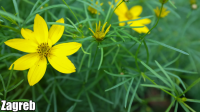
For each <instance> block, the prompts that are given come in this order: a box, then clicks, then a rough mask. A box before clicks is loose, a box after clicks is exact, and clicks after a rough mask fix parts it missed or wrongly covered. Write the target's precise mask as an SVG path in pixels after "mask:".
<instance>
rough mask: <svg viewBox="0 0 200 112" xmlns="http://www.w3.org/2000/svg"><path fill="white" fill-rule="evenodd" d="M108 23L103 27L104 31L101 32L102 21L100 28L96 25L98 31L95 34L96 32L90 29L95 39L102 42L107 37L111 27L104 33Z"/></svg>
mask: <svg viewBox="0 0 200 112" xmlns="http://www.w3.org/2000/svg"><path fill="white" fill-rule="evenodd" d="M106 24H107V22H106V23H105V24H104V25H103V27H102V30H101V31H100V28H101V21H99V26H97V23H96V31H95V33H94V31H93V30H92V29H90V28H89V30H90V31H91V32H92V33H93V37H94V38H95V39H96V40H98V41H102V40H103V39H104V37H105V36H106V34H107V33H108V31H109V29H110V27H111V25H109V26H108V28H107V29H106V31H105V32H104V29H105V27H106Z"/></svg>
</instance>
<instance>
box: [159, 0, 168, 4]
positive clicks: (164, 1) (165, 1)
mask: <svg viewBox="0 0 200 112" xmlns="http://www.w3.org/2000/svg"><path fill="white" fill-rule="evenodd" d="M159 1H160V3H162V4H165V3H167V2H168V0H159Z"/></svg>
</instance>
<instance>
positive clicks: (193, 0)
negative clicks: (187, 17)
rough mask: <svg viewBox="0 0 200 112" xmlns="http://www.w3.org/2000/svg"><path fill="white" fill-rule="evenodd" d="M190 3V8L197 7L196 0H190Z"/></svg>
mask: <svg viewBox="0 0 200 112" xmlns="http://www.w3.org/2000/svg"><path fill="white" fill-rule="evenodd" d="M190 4H191V8H192V9H194V10H195V9H197V8H198V5H197V2H196V0H190Z"/></svg>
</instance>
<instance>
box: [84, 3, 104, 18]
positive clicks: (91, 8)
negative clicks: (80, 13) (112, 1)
mask: <svg viewBox="0 0 200 112" xmlns="http://www.w3.org/2000/svg"><path fill="white" fill-rule="evenodd" d="M91 1H93V0H91ZM91 5H93V6H94V4H91ZM96 5H99V3H98V1H96ZM102 5H103V3H100V6H102ZM94 7H96V6H94ZM88 10H89V11H90V13H92V14H97V13H98V14H99V15H100V13H99V12H98V11H97V10H96V9H95V8H93V7H91V6H89V7H88Z"/></svg>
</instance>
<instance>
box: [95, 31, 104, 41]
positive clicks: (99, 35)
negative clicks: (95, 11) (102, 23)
mask: <svg viewBox="0 0 200 112" xmlns="http://www.w3.org/2000/svg"><path fill="white" fill-rule="evenodd" d="M94 37H95V38H96V39H97V40H103V38H104V37H105V33H104V32H102V31H97V32H96V33H95V35H94Z"/></svg>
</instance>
